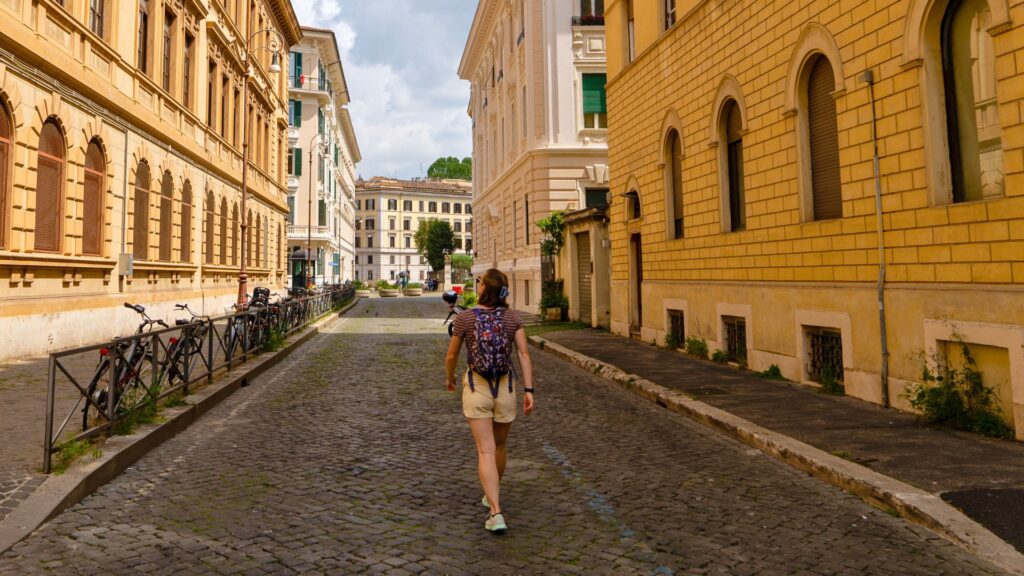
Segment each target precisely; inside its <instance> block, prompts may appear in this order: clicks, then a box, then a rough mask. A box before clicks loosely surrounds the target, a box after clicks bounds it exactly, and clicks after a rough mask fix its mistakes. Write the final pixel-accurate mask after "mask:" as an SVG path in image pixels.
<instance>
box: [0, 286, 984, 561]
mask: <svg viewBox="0 0 1024 576" xmlns="http://www.w3.org/2000/svg"><path fill="white" fill-rule="evenodd" d="M349 314H354V315H355V317H347V318H344V319H342V320H341V321H340V322H338V323H336V324H334V325H333V326H332V327H331V333H327V334H321V335H319V336H317V337H315V338H314V339H313V340H312V341H311V342H310V343H309V344H307V345H306V346H305V347H304V348H303V349H302V350H301V351H298V352H296V353H294V354H293V355H292V356H290V357H289V358H288V359H287V360H285V361H284V362H282V363H281V364H279V365H278V366H276V367H275V368H273V369H271V370H270V371H268V372H267V373H266V374H264V375H263V376H262V377H261V378H259V379H258V380H257V381H255V382H254V383H253V384H252V385H250V386H249V387H247V388H245V389H243V390H241V391H240V392H238V393H236V394H235V395H233V396H232V397H231V398H229V399H228V400H226V401H225V402H224V403H223V404H221V405H220V406H219V407H218V408H216V409H215V410H214V411H212V412H210V413H209V414H208V415H207V416H205V417H204V418H203V420H201V421H200V422H198V423H197V424H196V425H194V426H193V427H192V428H190V429H189V430H187V431H185V432H184V433H182V434H180V435H179V436H177V437H176V438H174V439H172V440H170V441H168V442H166V443H165V444H163V445H162V446H161V447H160V448H158V449H157V450H155V451H154V452H152V453H151V454H150V455H148V456H146V457H145V458H143V459H142V460H140V461H139V462H138V463H137V465H136V466H134V467H132V468H130V469H129V470H128V471H127V472H126V473H124V474H123V475H122V476H121V477H119V478H118V479H116V480H115V481H113V482H111V483H110V484H108V485H106V486H104V487H103V488H101V489H100V490H99V491H98V492H96V493H95V494H94V495H93V496H91V497H89V498H87V499H85V500H84V501H82V502H81V503H80V504H79V505H77V506H75V507H73V508H72V509H70V510H69V511H67V512H65V513H64V514H63V515H61V516H60V517H58V518H57V519H56V520H55V521H53V522H51V523H49V524H48V525H46V526H44V527H43V528H41V529H40V530H39V531H38V532H36V533H35V534H34V535H32V536H31V537H29V538H28V539H26V540H25V541H23V542H22V543H20V544H19V545H17V546H16V547H15V548H13V549H12V550H11V551H10V552H8V553H7V554H6V555H4V556H3V557H0V575H5V576H7V575H18V576H22V575H33V574H76V575H77V574H82V575H86V574H118V575H119V576H122V575H123V576H130V575H135V574H167V575H171V574H173V575H175V576H188V575H193V574H246V575H262V574H275V575H276V574H282V575H284V574H304V575H306V574H331V575H334V574H356V573H360V574H452V575H461V574H616V575H619V574H662V575H671V574H729V575H737V576H743V575H747V574H799V575H815V574H818V575H823V574H850V575H860V574H900V575H916V574H920V575H925V574H927V575H936V574H956V575H974V574H998V573H1000V572H999V571H998V570H997V569H995V568H993V567H990V566H989V565H987V564H984V563H982V562H981V561H979V560H977V559H975V558H973V557H971V556H970V555H968V554H966V553H965V552H963V551H962V550H960V549H958V548H956V547H954V546H952V545H950V544H948V543H947V542H945V541H944V540H942V539H940V538H938V537H937V536H935V535H934V534H932V533H931V532H928V531H926V530H924V529H920V528H917V527H915V526H913V525H910V524H907V523H906V522H904V521H903V520H901V519H899V518H894V517H891V516H889V515H887V514H885V513H883V512H880V511H878V510H876V509H874V508H872V507H870V506H868V505H866V504H864V503H862V502H861V501H860V500H859V499H857V498H855V497H852V496H850V495H848V494H845V493H843V492H841V491H839V490H836V489H834V488H832V487H830V486H828V485H826V484H824V483H821V482H819V481H817V480H814V479H812V478H809V477H807V476H806V475H805V474H802V473H799V472H797V471H795V470H793V469H791V468H790V467H788V466H786V465H784V464H782V463H779V462H777V461H775V460H773V459H771V458H768V457H766V456H763V455H762V454H761V453H760V452H759V451H757V450H751V449H749V448H747V447H746V446H744V445H741V444H738V443H736V442H733V441H731V440H729V439H727V438H725V437H723V436H721V435H719V434H717V433H715V432H713V431H710V430H707V429H705V428H703V427H701V426H699V425H697V424H694V423H692V422H690V421H689V420H687V419H684V418H682V417H679V416H676V415H674V414H672V413H670V412H668V411H666V410H664V409H661V408H659V407H657V406H654V405H652V404H650V403H648V402H646V401H643V400H641V399H639V398H637V397H636V396H634V395H632V394H630V393H628V392H625V391H622V390H620V389H618V388H615V387H613V386H610V385H608V384H606V383H605V382H604V381H603V380H600V379H598V378H596V377H594V376H592V375H591V374H588V373H586V372H584V371H581V370H579V369H576V368H574V367H572V366H570V365H569V364H567V363H565V362H562V361H560V360H557V359H555V358H552V357H550V356H547V355H544V354H537V353H534V354H533V356H534V360H535V365H536V370H537V373H538V380H537V388H538V391H539V392H538V409H537V412H536V413H535V414H534V415H532V416H530V417H529V418H521V419H520V420H519V421H517V423H516V424H515V426H514V427H513V431H512V437H511V443H510V462H509V468H508V474H507V475H506V478H505V481H504V483H503V486H502V503H503V508H504V509H505V510H506V512H507V518H508V522H509V526H510V530H509V532H508V533H507V534H506V535H504V536H500V537H499V536H494V535H492V534H490V533H488V532H486V531H485V530H484V529H483V522H484V518H485V512H486V511H485V510H484V508H483V507H481V506H480V502H479V500H480V489H479V485H478V483H477V479H476V471H475V462H476V457H475V453H474V450H473V442H472V439H471V437H470V434H469V431H468V429H467V426H466V424H465V421H464V419H463V418H462V416H461V411H460V408H459V404H458V398H457V396H456V395H453V394H450V393H447V392H446V391H445V390H444V388H443V368H442V365H441V359H442V355H443V353H444V350H445V349H446V346H447V342H448V340H447V337H446V336H445V335H443V333H442V328H441V324H440V319H441V318H442V317H443V313H441V310H440V302H439V301H438V300H436V299H424V300H414V299H401V300H390V301H386V300H374V301H369V302H366V301H364V302H362V303H360V304H359V306H358V307H357V308H356V309H355V310H354V311H352V312H350V313H349Z"/></svg>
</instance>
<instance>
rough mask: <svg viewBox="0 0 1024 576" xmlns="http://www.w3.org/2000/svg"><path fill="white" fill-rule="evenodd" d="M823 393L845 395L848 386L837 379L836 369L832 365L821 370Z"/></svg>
mask: <svg viewBox="0 0 1024 576" xmlns="http://www.w3.org/2000/svg"><path fill="white" fill-rule="evenodd" d="M818 384H821V393H822V394H829V395H830V396H845V395H846V387H845V386H843V383H842V382H840V381H839V380H838V379H836V375H835V370H834V369H833V368H832V367H831V366H825V367H824V368H823V369H822V371H821V382H819V383H818Z"/></svg>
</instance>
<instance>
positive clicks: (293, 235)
mask: <svg viewBox="0 0 1024 576" xmlns="http://www.w3.org/2000/svg"><path fill="white" fill-rule="evenodd" d="M309 228H310V227H309V226H297V225H290V226H288V239H289V240H305V239H306V238H311V239H312V240H313V241H314V242H329V243H331V244H334V243H335V239H334V237H333V235H332V233H331V228H330V226H313V227H312V230H310V229H309Z"/></svg>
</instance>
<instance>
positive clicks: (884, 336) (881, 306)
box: [861, 70, 889, 408]
mask: <svg viewBox="0 0 1024 576" xmlns="http://www.w3.org/2000/svg"><path fill="white" fill-rule="evenodd" d="M861 80H863V81H864V82H866V83H867V85H868V94H869V96H870V99H871V144H872V147H873V149H874V157H873V159H872V162H873V164H874V173H875V218H876V224H875V228H876V229H877V233H878V331H879V334H878V338H879V340H880V342H881V345H882V406H884V407H886V408H888V407H889V336H888V332H887V329H886V324H885V231H884V230H883V229H882V225H883V219H882V174H881V168H880V167H879V161H878V116H877V113H876V112H875V75H874V73H873V72H872V71H871V70H865V71H864V73H863V74H862V75H861Z"/></svg>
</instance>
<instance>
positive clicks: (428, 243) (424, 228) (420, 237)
mask: <svg viewBox="0 0 1024 576" xmlns="http://www.w3.org/2000/svg"><path fill="white" fill-rule="evenodd" d="M413 239H414V240H415V241H416V249H417V250H419V253H420V254H422V255H423V256H424V257H425V258H426V259H427V262H428V263H429V264H430V268H431V269H432V270H434V271H435V272H437V271H441V270H444V257H445V256H447V255H449V254H451V253H453V252H455V231H454V230H453V229H452V225H451V224H449V223H448V222H445V221H444V220H437V219H435V218H431V219H430V220H425V221H423V222H420V227H419V228H417V229H416V234H415V235H414V236H413Z"/></svg>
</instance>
